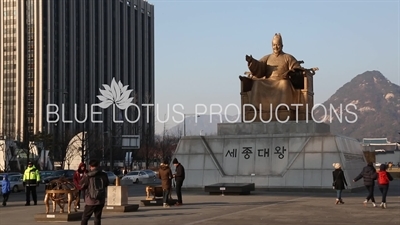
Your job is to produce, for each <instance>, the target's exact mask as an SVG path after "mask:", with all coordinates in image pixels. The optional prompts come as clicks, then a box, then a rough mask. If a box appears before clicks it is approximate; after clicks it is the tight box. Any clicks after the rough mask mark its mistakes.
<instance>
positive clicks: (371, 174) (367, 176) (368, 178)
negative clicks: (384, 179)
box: [353, 162, 377, 207]
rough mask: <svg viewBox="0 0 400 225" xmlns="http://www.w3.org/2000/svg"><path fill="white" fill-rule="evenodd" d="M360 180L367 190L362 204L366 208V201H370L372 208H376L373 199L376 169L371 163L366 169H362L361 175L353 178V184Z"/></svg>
mask: <svg viewBox="0 0 400 225" xmlns="http://www.w3.org/2000/svg"><path fill="white" fill-rule="evenodd" d="M361 178H364V186H365V187H366V188H367V190H368V195H367V198H366V199H365V201H364V202H363V203H364V205H365V206H366V205H367V203H368V201H369V200H371V201H372V206H373V207H376V204H375V198H374V187H375V180H376V178H377V175H376V169H375V167H374V166H373V164H372V162H369V163H368V164H367V166H366V167H364V168H363V170H362V171H361V173H360V174H359V175H358V176H357V177H356V178H354V180H353V182H357V181H358V180H360V179H361Z"/></svg>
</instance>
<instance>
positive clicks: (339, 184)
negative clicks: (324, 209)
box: [332, 163, 347, 205]
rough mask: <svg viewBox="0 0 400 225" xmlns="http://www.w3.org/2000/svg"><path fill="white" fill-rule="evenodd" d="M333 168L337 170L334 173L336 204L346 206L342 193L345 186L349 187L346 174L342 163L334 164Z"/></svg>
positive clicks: (333, 184)
mask: <svg viewBox="0 0 400 225" xmlns="http://www.w3.org/2000/svg"><path fill="white" fill-rule="evenodd" d="M333 167H334V168H335V170H334V171H333V172H332V177H333V183H332V186H333V189H335V190H336V202H335V204H336V205H337V204H339V203H340V204H344V202H343V200H342V191H343V189H345V185H346V186H347V182H346V178H345V177H344V173H343V170H342V166H341V165H340V163H333Z"/></svg>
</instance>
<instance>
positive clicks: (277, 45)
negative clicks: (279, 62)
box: [272, 38, 283, 54]
mask: <svg viewBox="0 0 400 225" xmlns="http://www.w3.org/2000/svg"><path fill="white" fill-rule="evenodd" d="M282 47H283V46H282V43H281V42H280V41H279V40H278V39H275V38H274V39H273V40H272V50H273V52H274V54H279V53H281V52H282Z"/></svg>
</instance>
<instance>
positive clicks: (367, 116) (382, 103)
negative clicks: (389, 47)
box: [169, 71, 400, 142]
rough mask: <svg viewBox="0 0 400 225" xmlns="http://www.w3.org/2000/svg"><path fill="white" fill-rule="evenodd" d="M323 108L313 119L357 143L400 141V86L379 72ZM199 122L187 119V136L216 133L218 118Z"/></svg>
mask: <svg viewBox="0 0 400 225" xmlns="http://www.w3.org/2000/svg"><path fill="white" fill-rule="evenodd" d="M322 105H324V107H322V106H317V105H316V106H315V110H314V119H315V120H316V121H323V122H325V123H329V124H330V125H331V132H332V133H333V134H338V135H342V136H347V137H353V138H356V139H358V140H362V138H368V137H373V138H378V137H385V138H388V140H389V141H391V142H398V141H400V135H399V132H400V87H399V86H398V85H396V84H393V83H391V82H390V81H389V80H388V79H386V77H385V76H383V75H382V74H381V73H380V72H379V71H367V72H365V73H362V74H359V75H357V76H356V77H354V78H353V79H352V80H351V81H350V82H348V83H346V84H344V85H343V86H342V87H341V88H339V89H338V90H337V91H336V93H335V94H333V95H332V96H331V97H330V98H329V99H328V100H327V101H325V102H324V103H322ZM346 106H347V110H346ZM340 107H342V108H340ZM324 108H325V109H326V113H325V111H324ZM335 112H336V113H337V114H338V115H339V116H337V115H336V114H335ZM340 115H341V116H342V117H341V121H340V119H339V118H340ZM221 117H222V122H225V121H226V119H228V120H231V121H232V120H235V119H236V118H237V116H229V115H226V116H225V115H222V116H221ZM197 119H198V120H197V123H195V118H194V117H187V118H186V135H199V134H200V131H201V130H203V131H202V134H203V135H212V134H216V133H217V124H218V123H220V119H219V116H217V115H213V116H212V117H211V119H210V115H204V116H200V117H198V118H197ZM346 119H347V120H346ZM238 122H240V121H238ZM169 132H171V133H172V134H179V133H181V134H183V123H181V124H178V125H176V126H174V127H172V128H171V129H170V130H169Z"/></svg>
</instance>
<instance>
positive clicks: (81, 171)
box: [73, 162, 87, 209]
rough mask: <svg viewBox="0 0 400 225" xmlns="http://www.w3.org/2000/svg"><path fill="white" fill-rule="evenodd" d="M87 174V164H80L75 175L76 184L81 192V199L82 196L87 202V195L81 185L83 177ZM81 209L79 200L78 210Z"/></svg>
mask: <svg viewBox="0 0 400 225" xmlns="http://www.w3.org/2000/svg"><path fill="white" fill-rule="evenodd" d="M85 173H87V169H86V164H85V163H83V162H82V163H80V164H79V168H78V169H77V170H76V171H75V173H74V178H73V179H74V184H75V187H76V189H78V190H79V197H81V196H82V198H83V199H84V200H85V193H84V191H82V188H81V185H80V184H79V183H80V182H81V180H82V178H83V175H85ZM80 207H81V205H80V198H79V200H78V209H79V208H80Z"/></svg>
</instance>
